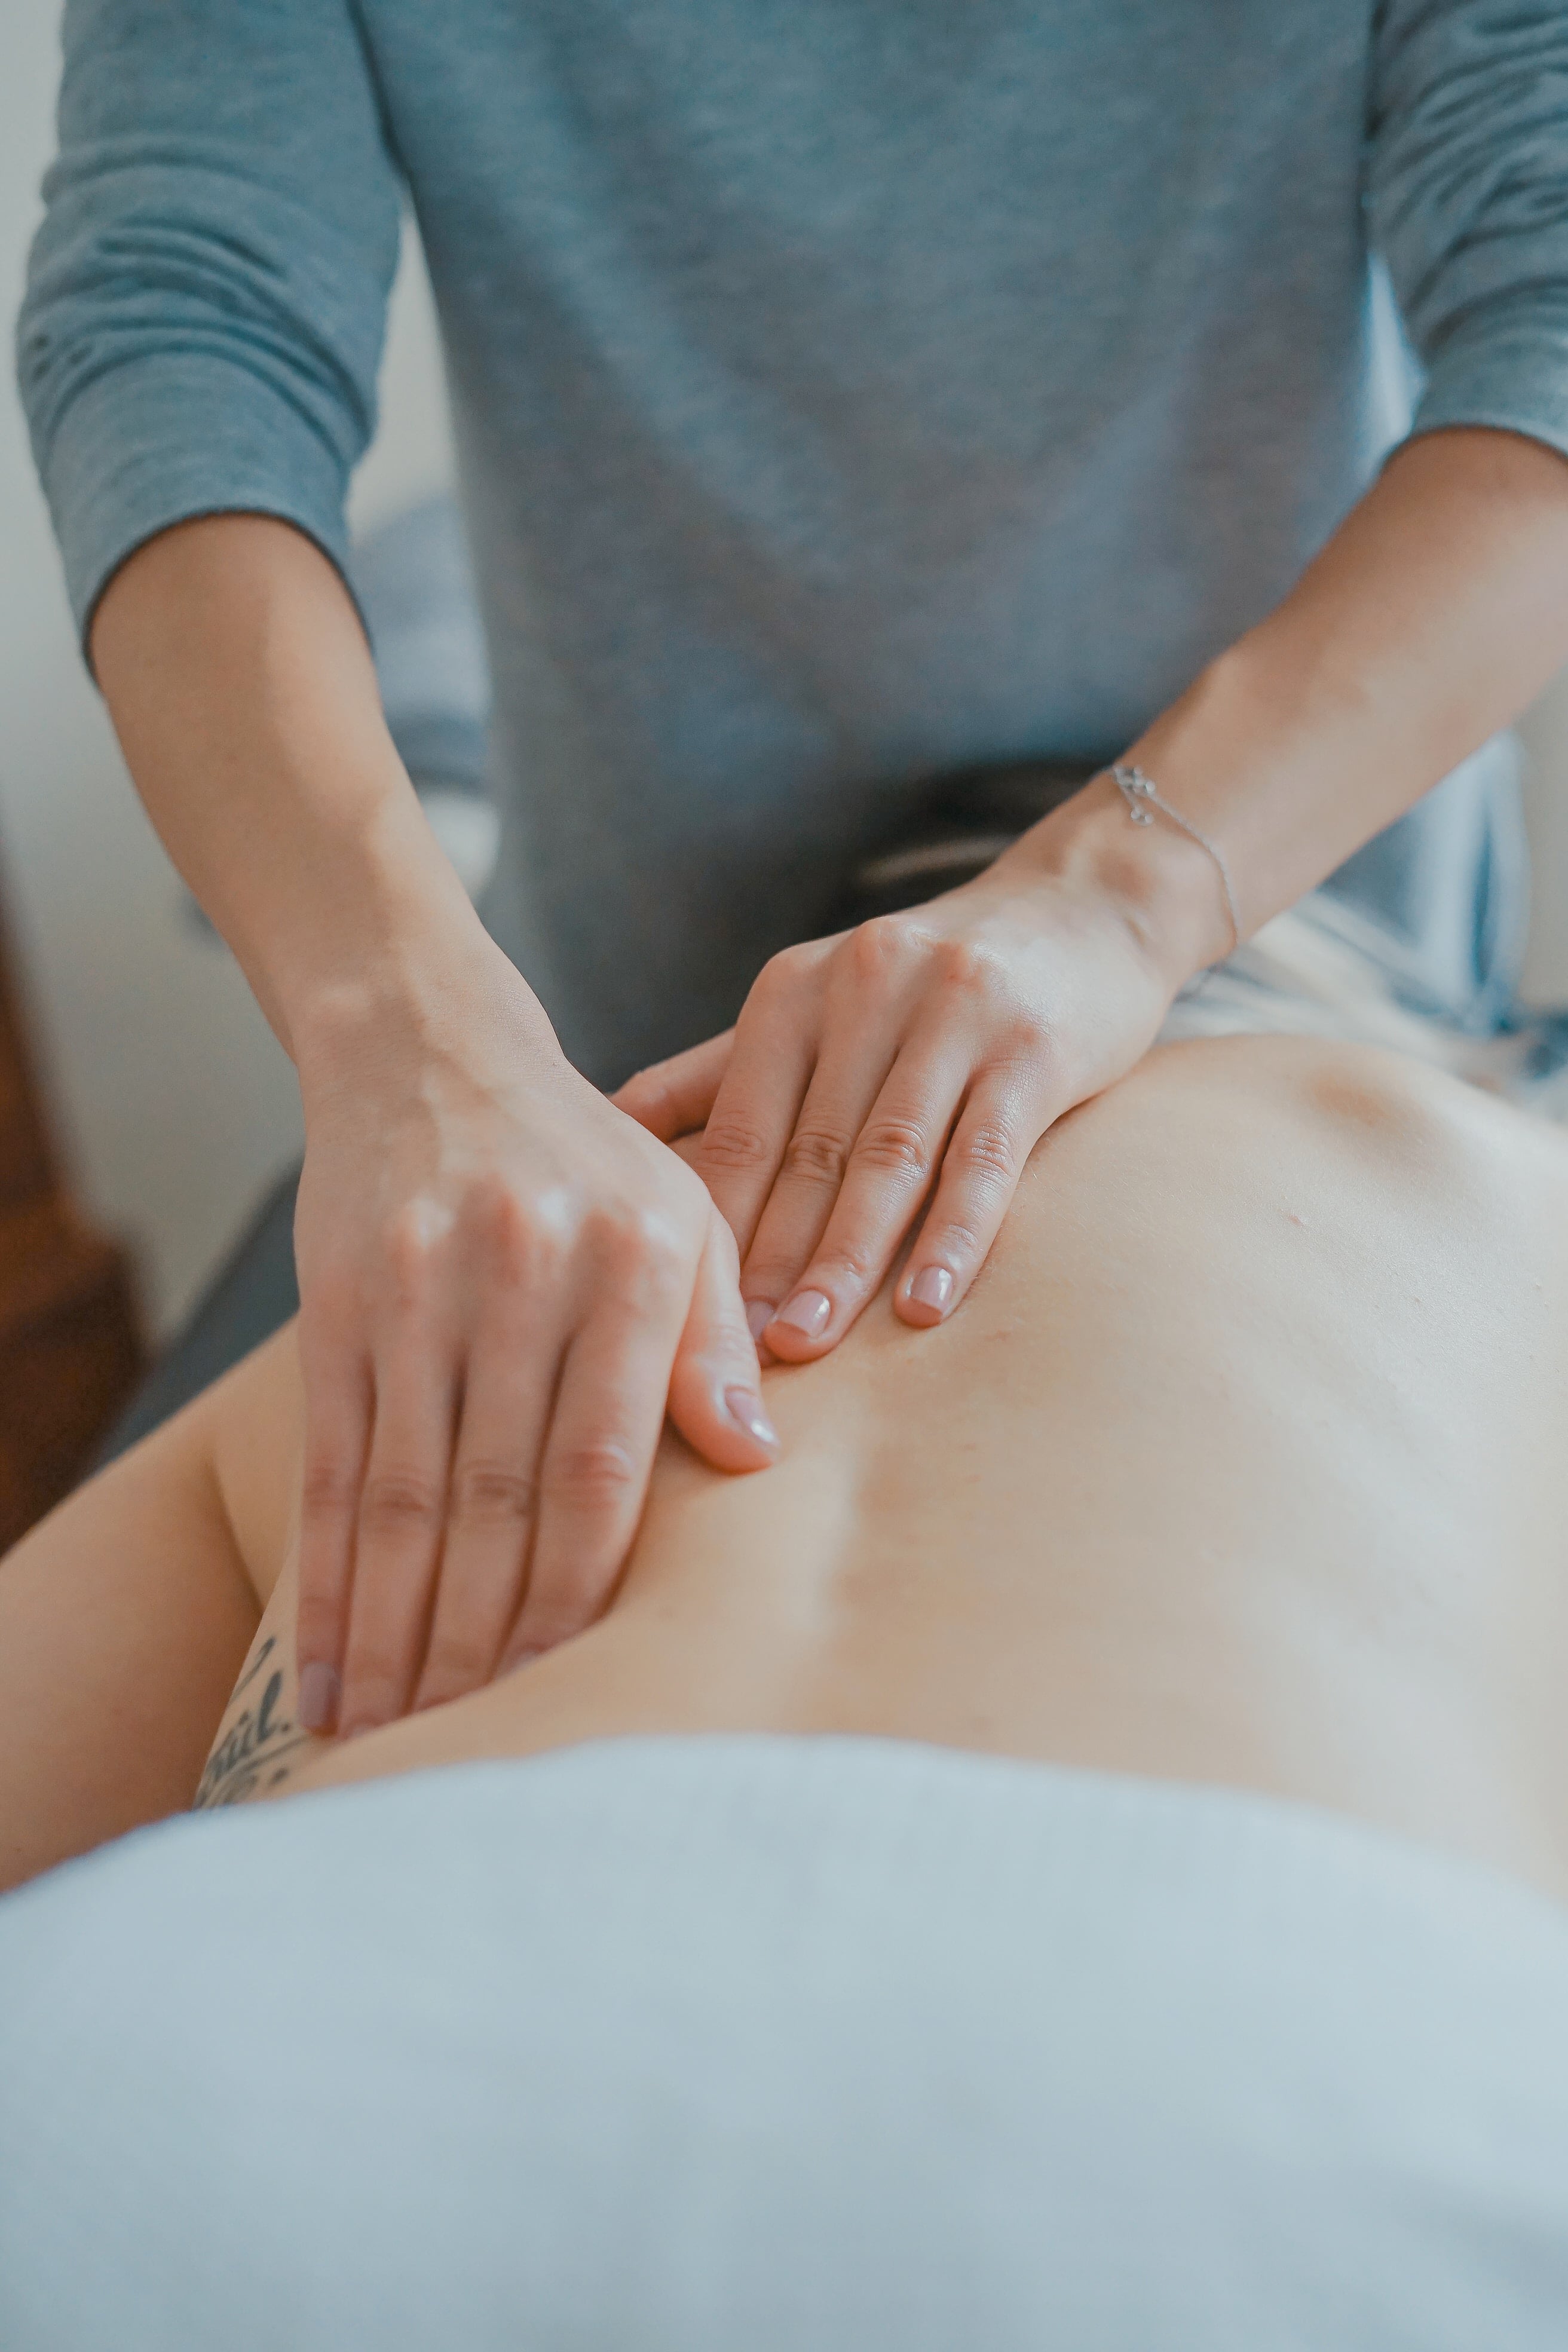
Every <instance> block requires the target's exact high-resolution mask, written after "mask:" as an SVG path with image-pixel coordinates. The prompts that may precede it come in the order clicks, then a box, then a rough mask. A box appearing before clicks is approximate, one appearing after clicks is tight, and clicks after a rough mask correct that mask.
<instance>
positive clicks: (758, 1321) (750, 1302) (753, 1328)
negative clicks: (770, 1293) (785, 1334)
mask: <svg viewBox="0 0 1568 2352" xmlns="http://www.w3.org/2000/svg"><path fill="white" fill-rule="evenodd" d="M772 1321H773V1308H772V1307H770V1306H769V1305H768V1302H767V1300H766V1299H765V1298H748V1299H747V1301H746V1328H747V1330H748V1331H749V1332H750V1333H751V1335H752V1344H753V1345H755V1343H756V1341H757V1340H759V1339H761V1338H762V1336H763V1332H764V1331H765V1330H766V1329H767V1328H768V1325H769V1324H770V1323H771V1322H772Z"/></svg>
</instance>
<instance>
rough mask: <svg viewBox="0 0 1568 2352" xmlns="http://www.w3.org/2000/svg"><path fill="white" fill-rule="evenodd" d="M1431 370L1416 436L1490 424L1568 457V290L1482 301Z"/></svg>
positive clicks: (1453, 334) (1414, 429) (1433, 358)
mask: <svg viewBox="0 0 1568 2352" xmlns="http://www.w3.org/2000/svg"><path fill="white" fill-rule="evenodd" d="M1428 369H1429V373H1428V374H1427V378H1426V390H1425V392H1424V394H1423V395H1422V398H1421V403H1420V405H1419V407H1418V408H1417V409H1416V412H1415V422H1414V424H1413V425H1412V426H1411V428H1410V430H1411V437H1412V438H1414V437H1415V436H1416V435H1417V434H1421V433H1436V432H1438V431H1441V430H1442V429H1443V428H1444V427H1446V426H1449V425H1491V426H1494V427H1496V428H1497V429H1498V430H1500V431H1501V432H1507V433H1521V434H1523V435H1524V436H1526V438H1527V439H1529V440H1531V441H1542V442H1544V443H1545V444H1546V446H1547V447H1548V448H1550V449H1556V450H1558V451H1559V452H1560V453H1561V454H1562V455H1563V457H1568V286H1564V287H1563V288H1561V289H1558V288H1556V287H1552V288H1551V289H1541V288H1532V289H1530V290H1529V292H1528V295H1520V296H1514V297H1512V298H1510V299H1504V300H1502V301H1498V302H1486V303H1479V304H1477V305H1476V307H1475V308H1474V309H1473V310H1469V311H1468V312H1467V313H1466V315H1465V316H1464V317H1463V318H1462V319H1461V320H1459V321H1458V324H1457V325H1456V326H1455V327H1454V329H1453V330H1452V331H1451V332H1450V333H1449V334H1448V335H1447V336H1446V337H1445V339H1444V340H1443V341H1442V343H1441V344H1440V345H1439V346H1438V348H1437V349H1436V352H1433V353H1432V354H1431V355H1430V358H1429V360H1428Z"/></svg>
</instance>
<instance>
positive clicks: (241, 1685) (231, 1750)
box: [193, 1633, 310, 1812]
mask: <svg viewBox="0 0 1568 2352" xmlns="http://www.w3.org/2000/svg"><path fill="white" fill-rule="evenodd" d="M277 1647H278V1641H277V1636H276V1635H275V1634H271V1633H269V1634H268V1637H267V1639H266V1641H265V1642H263V1643H262V1644H261V1647H260V1649H259V1650H258V1652H257V1654H256V1655H255V1657H254V1658H253V1659H252V1660H251V1663H250V1664H249V1665H248V1666H247V1669H246V1671H245V1673H244V1674H243V1675H241V1676H240V1679H239V1681H238V1683H237V1685H236V1687H235V1693H234V1698H235V1699H237V1698H238V1697H239V1696H241V1694H242V1693H243V1692H245V1691H247V1690H249V1689H251V1688H252V1686H253V1685H255V1684H256V1683H257V1682H258V1680H259V1679H260V1677H261V1675H262V1674H263V1673H264V1671H265V1669H266V1667H267V1665H268V1660H269V1659H270V1658H271V1655H272V1654H273V1652H274V1651H275V1650H276V1648H277ZM282 1696H283V1670H282V1668H281V1667H280V1666H274V1667H273V1668H272V1671H271V1672H270V1673H269V1674H268V1675H267V1677H266V1680H265V1682H263V1683H262V1684H261V1696H260V1697H259V1698H258V1699H257V1700H255V1701H254V1703H253V1704H252V1705H251V1706H246V1707H242V1708H241V1709H240V1711H239V1713H238V1714H237V1716H235V1717H234V1719H233V1720H232V1722H230V1723H229V1724H228V1725H227V1727H226V1729H225V1731H224V1733H223V1736H222V1738H220V1739H219V1740H218V1742H217V1745H216V1748H214V1749H213V1752H212V1754H211V1755H210V1756H209V1757H208V1758H207V1761H206V1769H205V1771H204V1772H203V1774H202V1777H201V1784H200V1786H199V1787H198V1788H197V1790H196V1793H195V1799H194V1800H193V1810H194V1811H198V1812H200V1811H205V1809H206V1808H207V1807H209V1806H213V1805H237V1804H240V1803H242V1802H243V1801H244V1800H245V1799H246V1798H247V1797H250V1796H254V1795H255V1793H256V1791H257V1790H258V1789H259V1788H261V1787H263V1786H266V1787H267V1788H268V1789H275V1788H277V1786H278V1784H279V1781H281V1780H287V1779H288V1778H289V1770H290V1766H289V1763H288V1762H287V1761H286V1759H288V1758H289V1757H291V1756H292V1755H293V1754H294V1752H295V1750H296V1749H297V1748H305V1747H308V1746H309V1745H310V1733H309V1732H308V1731H301V1730H300V1729H299V1728H298V1727H297V1726H296V1725H295V1724H294V1722H293V1721H292V1720H291V1719H290V1718H289V1717H287V1716H284V1715H282V1714H280V1713H279V1702H280V1700H281V1698H282ZM229 1705H230V1706H231V1707H232V1706H233V1705H234V1699H231V1700H230V1701H229Z"/></svg>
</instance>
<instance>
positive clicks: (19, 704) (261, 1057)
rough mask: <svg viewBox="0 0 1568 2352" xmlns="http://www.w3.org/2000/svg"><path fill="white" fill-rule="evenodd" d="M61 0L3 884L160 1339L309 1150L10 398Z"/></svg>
mask: <svg viewBox="0 0 1568 2352" xmlns="http://www.w3.org/2000/svg"><path fill="white" fill-rule="evenodd" d="M57 21H58V0H5V41H4V64H5V70H4V73H3V74H0V305H3V307H4V310H5V319H6V325H7V334H6V344H5V349H6V359H5V373H4V377H3V379H0V873H3V880H4V891H5V900H6V903H7V905H8V909H9V917H10V924H11V931H12V950H13V955H14V957H15V959H16V962H17V963H18V964H19V965H20V968H21V969H20V975H19V976H20V980H21V983H22V988H23V993H24V998H25V1002H26V1009H27V1013H28V1015H29V1020H30V1026H31V1030H32V1034H33V1039H34V1044H35V1049H36V1051H37V1055H38V1057H39V1059H40V1061H41V1063H42V1066H43V1067H42V1076H43V1080H44V1084H45V1087H46V1090H47V1097H48V1101H49V1104H50V1108H51V1109H52V1112H53V1116H54V1122H55V1127H56V1131H57V1135H58V1140H59V1143H60V1145H61V1147H62V1150H63V1152H64V1155H65V1159H66V1162H67V1167H68V1174H69V1177H70V1180H71V1181H72V1182H73V1184H74V1186H75V1189H76V1191H77V1193H78V1195H79V1198H80V1200H81V1201H82V1202H83V1204H84V1205H85V1206H86V1207H87V1208H88V1209H89V1212H90V1213H91V1214H92V1215H93V1216H94V1218H95V1219H96V1220H97V1221H98V1222H100V1223H102V1224H104V1225H106V1226H108V1227H109V1228H110V1230H112V1231H114V1232H117V1233H119V1234H121V1235H123V1236H124V1237H125V1238H126V1240H127V1241H128V1242H129V1243H130V1244H131V1245H132V1250H133V1252H134V1255H135V1259H136V1263H137V1266H138V1269H139V1272H140V1276H141V1284H142V1297H143V1301H144V1304H145V1307H146V1309H147V1312H148V1316H149V1319H150V1321H151V1323H152V1325H153V1328H154V1330H158V1329H166V1328H168V1326H169V1325H170V1324H171V1322H173V1321H174V1320H176V1319H177V1318H178V1317H179V1315H180V1313H181V1312H182V1310H183V1309H184V1307H185V1306H186V1305H187V1304H188V1303H189V1301H190V1300H191V1298H192V1297H193V1296H194V1294H195V1292H196V1291H197V1290H198V1289H199V1288H200V1286H201V1285H202V1282H203V1281H204V1279H205V1276H206V1275H207V1274H208V1272H209V1271H210V1270H211V1269H212V1267H213V1266H214V1265H216V1262H217V1260H218V1259H219V1258H220V1257H221V1255H222V1254H223V1252H224V1249H225V1247H226V1244H227V1243H228V1241H229V1240H230V1239H231V1238H232V1237H233V1235H234V1234H235V1233H236V1232H237V1229H238V1228H239V1226H240V1225H241V1224H242V1223H243V1222H244V1220H245V1218H246V1216H247V1213H248V1211H249V1209H250V1207H251V1205H252V1204H253V1202H255V1201H256V1199H257V1198H258V1195H259V1194H260V1193H261V1192H262V1191H263V1189H264V1188H265V1186H266V1185H267V1184H268V1181H269V1180H270V1179H271V1178H272V1177H273V1176H275V1175H276V1174H277V1173H278V1172H279V1171H281V1170H282V1169H283V1168H284V1167H285V1166H286V1165H287V1164H288V1163H289V1160H292V1159H293V1158H295V1157H296V1156H297V1155H298V1152H299V1149H300V1114H299V1104H298V1099H297V1097H296V1093H295V1088H294V1081H293V1074H292V1071H291V1069H290V1067H289V1063H288V1061H287V1059H286V1057H285V1056H284V1055H283V1053H282V1052H281V1050H280V1049H279V1046H278V1045H277V1044H276V1043H275V1041H274V1040H273V1038H272V1036H271V1034H270V1033H269V1032H268V1028H267V1026H266V1024H265V1023H264V1022H263V1020H262V1018H261V1016H260V1014H259V1013H258V1011H257V1010H256V1007H255V1005H254V1003H252V1001H251V998H250V995H249V992H248V991H247V988H246V986H245V983H244V982H243V981H242V980H241V978H240V976H239V973H238V971H237V970H236V968H235V966H234V965H233V964H232V962H231V961H229V959H228V957H227V955H226V952H225V951H224V950H223V949H222V948H221V947H220V946H219V945H218V944H217V943H216V941H215V940H213V939H212V938H210V937H209V936H207V935H205V933H204V931H203V930H202V929H201V928H200V927H199V926H198V924H197V923H196V922H195V920H193V919H192V916H191V912H190V908H189V907H188V905H187V903H186V901H185V898H184V893H183V891H182V889H181V887H180V885H179V882H178V880H177V878H176V877H175V876H174V873H173V871H172V869H171V868H170V866H169V865H168V863H167V861H166V860H165V858H164V856H163V851H162V850H161V848H160V847H159V845H158V843H157V841H156V839H155V838H154V836H153V832H152V829H151V827H150V826H149V825H148V824H147V822H146V819H145V818H144V817H143V816H142V812H141V807H140V804H139V803H138V802H137V800H136V797H135V794H134V793H133V792H132V788H131V785H130V782H129V781H128V779H127V778H126V775H125V772H124V769H123V766H122V764H121V760H120V755H119V751H118V750H117V748H116V745H115V742H114V739H113V736H112V733H111V732H110V727H109V724H108V721H107V719H106V718H105V715H104V711H103V707H102V705H101V703H100V701H99V699H98V697H97V695H96V693H95V692H94V690H93V688H92V687H91V686H90V685H89V681H88V679H87V677H86V674H85V672H84V670H83V668H82V667H81V663H80V660H79V656H78V652H77V648H76V646H75V644H74V642H73V637H72V632H71V626H70V622H69V618H68V613H67V610H66V604H65V598H64V594H63V592H62V590H61V587H60V583H59V573H58V565H57V562H56V558H55V551H54V546H53V542H52V541H51V539H50V536H49V530H48V524H47V518H46V515H45V511H44V506H43V501H42V499H41V498H40V496H39V493H38V489H37V483H36V481H35V479H34V475H33V469H32V464H31V459H30V457H29V456H28V452H27V446H26V433H25V430H24V427H23V423H22V418H21V414H20V411H19V408H18V405H17V402H16V393H15V390H14V387H13V383H12V375H11V367H10V360H9V326H10V322H11V320H13V319H14V317H15V314H16V303H17V301H18V299H19V298H20V293H21V286H22V275H23V268H24V262H25V258H26V247H27V243H28V240H29V238H30V236H31V234H32V230H33V226H34V223H35V221H36V220H37V211H38V205H37V187H38V181H39V178H40V176H41V174H42V173H43V170H44V167H45V164H46V163H47V160H48V156H49V152H50V146H51V131H52V120H53V108H54V89H55V79H56V72H57V62H56V26H57ZM451 474H452V462H451V448H450V439H449V434H448V429H447V412H446V401H445V395H444V390H443V385H442V378H441V367H440V359H439V353H438V349H437V338H436V330H435V319H434V314H433V311H432V309H431V304H430V298H429V290H428V287H427V284H426V279H425V275H424V269H423V266H422V264H421V261H420V258H419V253H418V245H417V240H416V237H415V236H413V235H412V233H409V234H408V235H407V236H405V246H404V257H403V268H402V272H401V274H400V277H399V279H398V283H397V289H396V292H395V297H394V301H393V312H392V321H391V327H390V331H389V335H388V341H387V351H386V359H385V363H384V370H383V375H382V426H381V433H380V436H379V438H378V441H377V443H376V446H375V447H374V450H373V451H372V453H371V456H370V457H368V458H367V459H366V461H365V464H364V465H363V467H362V468H361V471H360V473H359V476H358V477H357V478H356V481H355V484H354V489H353V520H354V521H355V523H356V525H357V526H358V527H360V528H363V527H364V526H366V525H367V524H369V523H371V522H374V521H376V520H380V519H381V518H382V517H384V515H387V514H390V513H392V512H394V511H395V510H396V509H398V508H400V507H402V506H404V505H405V504H407V503H408V502H409V501H410V500H412V499H416V498H418V497H421V496H424V495H425V494H426V493H427V492H429V491H431V490H433V489H437V488H440V487H442V486H443V485H444V484H446V483H447V482H449V481H450V479H451ZM1526 738H1527V741H1528V743H1529V746H1530V750H1531V829H1532V836H1533V841H1534V849H1535V861H1536V913H1535V919H1534V925H1533V929H1532V935H1531V958H1530V964H1529V969H1528V974H1527V980H1528V985H1529V989H1530V992H1531V995H1532V996H1534V997H1536V998H1539V999H1547V998H1558V997H1561V998H1563V999H1568V677H1564V678H1563V679H1562V680H1560V681H1559V682H1558V684H1557V686H1556V687H1555V688H1553V689H1552V692H1551V693H1549V694H1548V695H1547V696H1545V697H1544V698H1542V703H1541V705H1540V706H1539V708H1538V709H1537V710H1536V711H1535V712H1533V713H1532V714H1531V719H1530V720H1529V721H1528V722H1527V726H1526Z"/></svg>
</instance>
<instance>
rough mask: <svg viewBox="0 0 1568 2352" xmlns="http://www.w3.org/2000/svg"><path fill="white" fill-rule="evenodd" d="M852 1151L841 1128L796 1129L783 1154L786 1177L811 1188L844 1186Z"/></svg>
mask: <svg viewBox="0 0 1568 2352" xmlns="http://www.w3.org/2000/svg"><path fill="white" fill-rule="evenodd" d="M850 1148H851V1147H850V1141H849V1138H848V1137H847V1135H846V1134H845V1133H844V1131H843V1129H841V1128H829V1127H797V1128H796V1129H795V1133H794V1134H793V1135H792V1136H791V1138H790V1139H789V1143H788V1145H787V1147H786V1149H785V1151H784V1171H785V1173H786V1174H788V1175H790V1176H793V1177H795V1178H796V1179H798V1180H799V1181H803V1182H805V1183H808V1184H841V1183H842V1182H843V1181H844V1171H845V1170H846V1168H847V1166H848V1164H849V1152H850Z"/></svg>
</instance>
